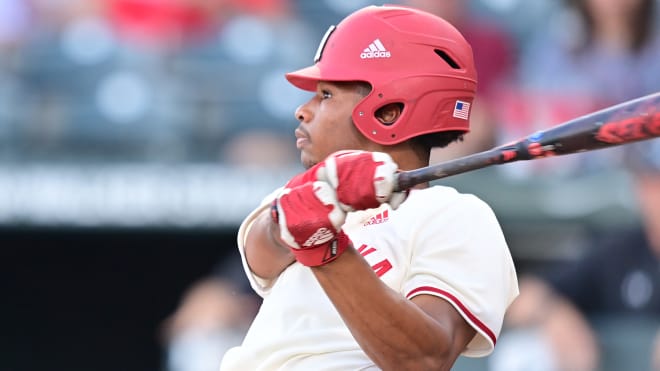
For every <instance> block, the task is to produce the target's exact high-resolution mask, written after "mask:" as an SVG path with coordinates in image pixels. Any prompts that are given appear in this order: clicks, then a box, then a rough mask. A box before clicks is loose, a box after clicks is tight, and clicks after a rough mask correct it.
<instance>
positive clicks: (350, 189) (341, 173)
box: [316, 151, 405, 211]
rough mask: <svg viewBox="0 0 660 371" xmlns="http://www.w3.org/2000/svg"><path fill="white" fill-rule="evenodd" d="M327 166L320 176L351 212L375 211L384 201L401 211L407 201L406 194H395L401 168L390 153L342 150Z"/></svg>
mask: <svg viewBox="0 0 660 371" xmlns="http://www.w3.org/2000/svg"><path fill="white" fill-rule="evenodd" d="M323 164H324V166H323V167H320V168H319V169H318V170H317V171H316V176H317V177H318V179H319V180H323V181H326V182H328V183H330V185H331V186H332V187H333V188H335V190H336V191H337V198H338V199H339V202H340V203H341V205H342V207H343V208H344V209H345V210H347V211H352V210H365V209H371V208H374V207H378V206H380V204H382V203H384V202H389V203H390V205H391V206H392V208H397V207H398V206H399V205H400V204H401V202H403V200H404V199H405V195H404V194H403V193H395V192H393V190H394V182H395V180H396V178H395V174H396V172H397V169H398V166H397V164H396V163H395V162H394V161H393V160H392V157H390V155H388V154H387V153H383V152H366V151H339V152H335V153H333V154H331V155H330V156H328V157H327V158H326V159H325V160H324V161H323Z"/></svg>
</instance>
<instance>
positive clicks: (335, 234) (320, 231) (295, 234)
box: [271, 182, 351, 267]
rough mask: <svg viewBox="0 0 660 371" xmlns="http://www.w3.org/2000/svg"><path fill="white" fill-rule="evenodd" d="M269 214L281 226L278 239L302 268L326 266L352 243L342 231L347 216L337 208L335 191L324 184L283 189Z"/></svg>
mask: <svg viewBox="0 0 660 371" xmlns="http://www.w3.org/2000/svg"><path fill="white" fill-rule="evenodd" d="M271 211H272V216H273V219H274V221H275V222H277V223H278V224H279V226H280V238H281V239H282V240H283V241H284V242H285V243H286V244H287V245H288V246H289V248H290V249H291V251H292V252H293V254H294V255H295V256H296V260H297V261H299V262H300V263H301V264H303V265H306V266H310V267H315V266H319V265H323V264H327V263H329V262H331V261H333V260H335V259H336V258H337V257H338V256H339V255H341V253H342V252H344V250H346V248H347V247H348V245H349V244H350V243H351V241H350V239H349V238H348V236H347V235H346V234H345V233H344V232H343V231H342V230H341V226H342V225H343V224H344V221H345V220H346V212H345V211H344V210H342V209H341V208H340V207H339V202H338V201H337V196H336V194H335V191H334V190H333V189H332V187H330V185H329V184H327V183H325V182H308V183H305V184H303V185H300V186H297V187H294V188H285V189H284V191H283V192H282V194H281V195H280V196H278V197H277V199H276V200H275V201H274V202H273V208H272V210H271Z"/></svg>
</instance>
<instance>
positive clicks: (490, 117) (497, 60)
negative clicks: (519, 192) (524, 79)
mask: <svg viewBox="0 0 660 371" xmlns="http://www.w3.org/2000/svg"><path fill="white" fill-rule="evenodd" d="M403 3H404V4H405V5H410V6H413V7H416V8H419V9H424V10H426V11H428V12H430V13H434V14H437V15H439V16H441V17H442V18H444V19H445V20H447V21H448V22H450V23H452V24H453V25H454V26H456V27H457V28H458V29H459V30H460V31H461V33H462V34H463V36H464V37H465V38H466V39H467V41H468V42H469V43H470V45H472V51H473V53H474V62H475V65H476V68H477V79H478V88H477V96H476V100H475V104H474V106H473V110H472V113H471V116H470V128H471V129H470V133H469V134H468V135H466V136H465V140H464V141H463V142H462V143H460V144H458V145H454V146H453V147H451V148H449V149H447V148H443V150H442V151H434V152H433V154H432V157H433V158H432V161H431V162H440V161H443V160H449V159H451V158H455V157H459V156H463V155H467V154H471V153H474V152H479V151H483V150H486V149H489V148H491V147H492V146H493V145H495V144H496V143H495V130H496V128H497V126H498V125H499V124H500V123H499V118H498V117H497V116H496V113H497V111H496V110H495V109H494V106H495V105H496V104H497V98H498V97H497V95H498V93H497V92H498V90H500V89H503V87H506V86H508V85H509V84H511V82H512V78H513V75H514V72H515V71H516V63H517V45H516V42H515V40H514V39H513V35H511V34H510V33H509V31H508V30H507V29H505V28H504V27H502V26H501V25H499V24H498V23H496V22H495V21H494V20H492V19H489V18H486V17H483V16H479V17H478V16H477V15H475V14H474V13H472V12H471V11H470V8H469V2H467V1H464V0H443V1H437V0H406V1H404V2H403Z"/></svg>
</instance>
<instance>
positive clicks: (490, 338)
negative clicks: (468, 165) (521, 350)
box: [221, 186, 518, 371]
mask: <svg viewBox="0 0 660 371" xmlns="http://www.w3.org/2000/svg"><path fill="white" fill-rule="evenodd" d="M273 197H274V196H272V195H271V196H269V197H267V198H266V199H265V200H264V203H263V204H262V206H261V207H260V208H258V209H257V210H255V211H254V212H253V213H252V214H250V215H249V216H248V217H247V218H246V219H245V221H244V222H243V223H242V225H241V227H240V229H239V232H238V245H239V250H240V251H241V256H242V260H243V267H244V268H245V270H246V272H247V275H248V277H249V279H250V282H251V284H252V287H253V288H254V289H255V290H256V292H257V293H258V294H259V295H260V296H261V297H263V303H262V306H261V308H260V310H259V313H258V314H257V316H256V318H255V319H254V322H253V323H252V325H251V327H250V329H249V330H248V333H247V335H246V337H245V339H244V341H243V343H242V344H241V345H240V346H238V347H235V348H232V349H230V350H229V351H228V352H227V353H226V354H225V356H224V358H223V362H222V366H221V371H233V370H287V371H290V370H304V371H308V370H342V371H345V370H377V369H378V368H377V366H375V364H374V363H373V362H372V361H371V360H370V359H369V358H368V357H367V355H366V354H365V353H364V352H362V350H361V349H360V346H359V345H358V343H357V342H356V341H355V340H354V339H353V337H352V336H351V333H350V331H349V330H348V328H347V327H346V325H345V324H344V322H343V321H342V319H341V317H340V316H339V314H338V312H337V311H336V309H335V307H334V306H333V304H332V302H331V301H330V299H328V297H327V296H326V295H325V293H324V291H323V289H322V288H321V286H320V285H319V284H318V282H317V281H316V278H315V277H314V275H313V273H312V272H311V269H310V268H308V267H305V266H303V265H302V264H299V263H294V264H292V265H291V266H289V267H288V268H287V269H286V270H285V271H284V272H282V274H281V275H280V276H279V277H278V278H277V279H276V280H274V281H270V282H266V281H264V280H262V279H260V278H258V277H255V276H254V274H252V273H251V272H250V270H249V268H248V265H247V262H246V260H245V255H244V252H243V246H244V239H245V236H246V233H247V231H248V230H249V228H250V225H251V223H252V221H253V220H254V218H255V216H256V215H257V214H258V213H260V212H261V211H262V210H263V209H264V208H267V207H269V205H270V201H271V200H272V199H273ZM343 228H344V231H345V232H346V233H347V234H348V236H349V237H350V238H351V240H352V241H353V245H354V246H355V248H356V249H357V250H358V251H359V252H360V254H361V255H362V256H363V257H364V259H366V260H367V261H368V262H369V264H370V265H371V267H372V268H373V270H374V271H375V272H376V274H377V275H378V276H379V277H380V279H381V280H383V281H384V282H385V283H386V284H387V285H388V286H389V287H391V288H392V289H394V290H396V291H398V292H399V293H401V295H402V296H405V297H406V298H408V299H410V298H412V297H414V296H416V295H420V294H425V295H434V296H437V297H440V298H442V299H444V300H447V301H448V302H449V303H451V304H452V306H453V307H454V308H455V309H456V310H457V311H458V312H459V313H460V314H461V316H463V318H464V319H465V321H467V323H469V324H470V326H472V327H473V328H474V329H475V330H476V331H477V333H476V335H475V337H474V338H473V339H472V341H471V342H470V343H469V344H468V346H467V347H466V349H465V350H464V351H463V355H465V356H472V357H480V356H485V355H487V354H489V353H490V352H492V350H493V347H494V345H495V342H496V339H497V336H498V335H499V333H500V329H501V327H502V321H503V317H504V312H505V310H506V308H507V307H508V306H509V304H510V303H511V302H512V301H513V299H514V298H515V297H516V296H517V295H518V283H517V278H516V272H515V268H514V265H513V260H512V259H511V255H510V253H509V249H508V247H507V244H506V242H505V239H504V236H503V234H502V231H501V228H500V226H499V223H498V221H497V219H496V217H495V215H494V213H493V212H492V210H491V208H490V207H489V206H488V205H487V204H486V203H484V202H483V201H481V200H480V199H478V198H477V197H475V196H473V195H468V194H461V193H458V192H457V191H456V190H455V189H453V188H449V187H443V186H434V187H430V188H426V189H421V190H417V189H415V190H412V191H411V192H410V195H409V197H408V199H407V200H406V201H405V202H404V203H403V204H401V206H399V208H398V209H397V210H392V209H391V208H390V206H389V205H387V204H383V205H381V206H380V207H379V208H376V209H370V210H365V211H356V212H351V213H349V214H348V216H347V219H346V223H345V225H344V227H343Z"/></svg>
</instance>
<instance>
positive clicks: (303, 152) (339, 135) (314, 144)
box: [296, 81, 374, 168]
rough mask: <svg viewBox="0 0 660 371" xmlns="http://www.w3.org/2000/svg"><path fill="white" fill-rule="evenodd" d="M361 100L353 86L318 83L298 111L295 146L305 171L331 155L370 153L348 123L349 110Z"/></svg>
mask: <svg viewBox="0 0 660 371" xmlns="http://www.w3.org/2000/svg"><path fill="white" fill-rule="evenodd" d="M363 97H364V96H363V93H362V92H361V90H360V89H359V88H358V84H356V83H332V82H324V81H321V82H319V83H318V85H317V88H316V93H315V94H314V96H313V97H312V98H311V99H310V100H309V101H308V102H307V103H305V104H303V105H302V106H300V107H298V109H297V110H296V118H297V119H298V121H299V122H300V124H299V125H298V128H297V129H296V146H297V147H298V149H299V150H300V160H301V162H302V164H303V165H304V166H305V167H306V168H309V167H311V166H313V165H314V164H316V163H318V162H320V161H323V159H325V158H326V157H327V156H328V155H330V154H331V153H333V152H335V151H339V150H345V149H362V150H373V148H372V147H373V146H374V143H373V142H371V141H369V140H368V139H367V138H366V137H365V136H364V135H362V133H360V132H359V130H358V129H357V128H356V127H355V125H354V124H353V120H352V119H351V114H352V113H353V108H354V107H355V105H356V104H357V103H358V102H359V101H360V100H361V99H362V98H363Z"/></svg>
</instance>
